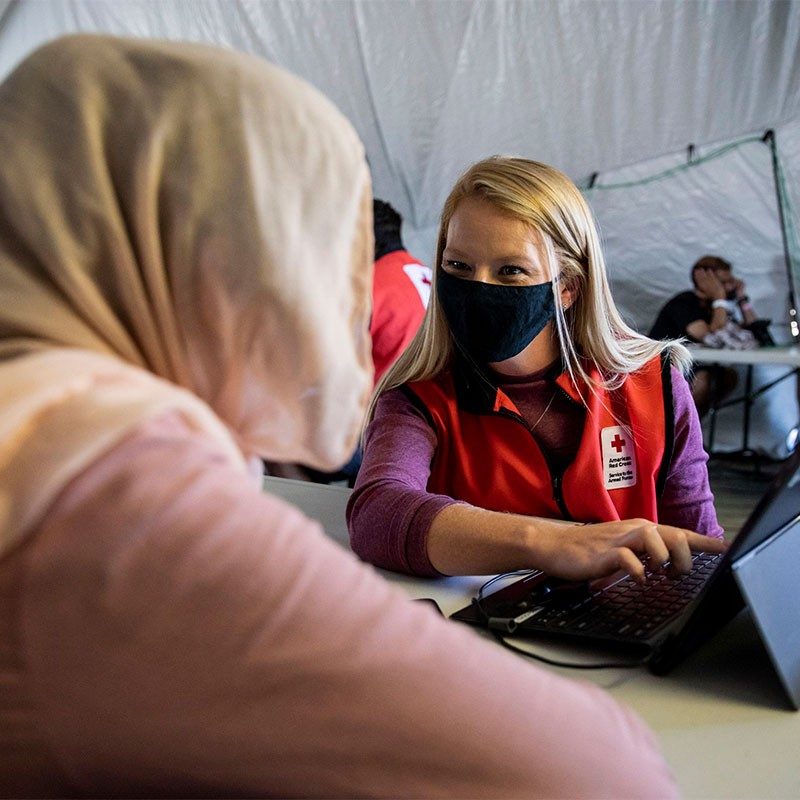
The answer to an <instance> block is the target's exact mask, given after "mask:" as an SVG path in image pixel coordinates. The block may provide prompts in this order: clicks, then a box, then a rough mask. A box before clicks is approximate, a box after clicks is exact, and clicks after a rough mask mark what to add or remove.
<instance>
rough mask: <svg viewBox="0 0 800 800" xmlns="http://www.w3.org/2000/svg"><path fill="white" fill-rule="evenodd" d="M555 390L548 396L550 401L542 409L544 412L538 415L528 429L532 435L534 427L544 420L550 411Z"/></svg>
mask: <svg viewBox="0 0 800 800" xmlns="http://www.w3.org/2000/svg"><path fill="white" fill-rule="evenodd" d="M556 391H558V390H557V389H554V390H553V394H551V395H550V399H549V400H548V401H547V405H546V406H545V407H544V411H542V413H541V414H540V415H539V419H537V420H536V422H534V423H533V425H531V427H530V429H529V430H530V432H531V433H533V431H534V429H535V428H536V426H537V425H538V424H539V423H540V422H541V421H542V420H543V419H544V415H545V414H546V413H547V412H548V411H549V410H550V406H551V405H553V400H554V399H555V396H556Z"/></svg>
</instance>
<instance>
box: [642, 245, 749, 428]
mask: <svg viewBox="0 0 800 800" xmlns="http://www.w3.org/2000/svg"><path fill="white" fill-rule="evenodd" d="M691 279H692V284H693V286H694V288H693V289H692V290H689V291H685V292H681V293H680V294H677V295H675V297H673V298H672V299H671V300H669V301H667V303H666V304H665V305H664V307H663V308H662V309H661V311H659V313H658V316H657V317H656V321H655V322H654V323H653V327H652V328H651V330H650V333H649V334H648V335H649V336H650V337H651V338H652V339H680V338H684V337H685V338H686V339H688V340H689V341H692V342H697V343H700V344H705V345H707V346H709V347H736V348H738V349H747V348H752V347H756V346H757V342H756V339H755V337H754V336H753V334H752V333H751V332H750V331H749V330H748V329H747V328H748V327H750V326H752V325H754V324H755V323H756V322H757V321H758V317H757V315H756V312H755V310H754V309H753V306H752V304H751V302H750V298H749V297H748V295H747V290H746V288H745V285H744V281H742V280H741V279H740V278H737V277H736V276H735V275H734V274H733V271H732V267H731V264H730V262H728V261H726V260H725V259H723V258H720V257H719V256H711V255H708V256H703V257H702V258H700V259H698V261H697V262H696V263H695V264H694V266H693V267H692V271H691ZM736 383H737V376H736V371H735V370H734V369H731V368H730V367H722V366H710V367H697V368H696V369H695V370H694V374H693V376H692V379H691V389H692V397H693V398H694V402H695V405H696V406H697V411H698V413H699V415H700V417H701V418H702V417H703V416H705V414H706V413H707V412H708V410H709V409H710V408H711V406H712V404H716V403H719V402H721V401H722V400H723V399H724V398H725V397H727V396H728V395H729V394H730V393H731V392H732V391H733V390H734V389H735V388H736Z"/></svg>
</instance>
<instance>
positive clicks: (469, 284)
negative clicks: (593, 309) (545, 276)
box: [436, 270, 555, 365]
mask: <svg viewBox="0 0 800 800" xmlns="http://www.w3.org/2000/svg"><path fill="white" fill-rule="evenodd" d="M436 292H437V295H438V297H439V302H440V303H441V304H442V309H443V311H444V314H445V317H447V322H448V323H449V325H450V332H451V333H452V334H453V338H454V339H455V340H456V344H458V346H459V348H460V349H461V350H462V351H463V352H464V353H465V354H466V355H468V356H470V357H471V358H472V359H473V360H474V361H475V362H477V363H478V364H480V365H485V364H489V363H493V362H497V361H505V360H506V359H507V358H512V357H513V356H515V355H517V354H519V353H521V352H522V351H523V350H524V349H525V348H526V347H527V346H528V345H529V344H530V343H531V342H532V341H533V340H534V339H535V338H536V337H537V336H538V335H539V334H540V333H541V331H542V329H543V328H544V326H545V325H547V323H548V322H550V320H551V319H553V317H554V316H555V303H554V302H553V283H552V281H551V282H549V283H540V284H537V285H536V286H498V285H497V284H492V283H481V282H480V281H470V280H467V279H466V278H456V277H454V276H453V275H450V274H448V273H447V272H444V270H440V271H439V273H438V275H437V278H436Z"/></svg>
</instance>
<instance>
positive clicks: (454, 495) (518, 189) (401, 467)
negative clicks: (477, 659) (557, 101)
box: [348, 157, 725, 580]
mask: <svg viewBox="0 0 800 800" xmlns="http://www.w3.org/2000/svg"><path fill="white" fill-rule="evenodd" d="M435 265H436V275H435V281H434V291H433V294H432V297H431V302H430V305H429V307H428V312H427V315H426V317H425V320H424V322H423V325H422V328H421V329H420V331H419V333H418V335H417V337H416V338H415V339H414V340H413V341H412V343H411V344H410V345H409V347H408V349H407V350H406V351H405V353H404V354H403V355H402V356H401V357H400V359H399V360H398V361H397V362H396V364H395V365H394V367H392V368H391V369H390V370H389V372H388V373H387V374H386V375H385V376H384V378H383V380H382V381H381V382H380V383H379V385H378V386H377V388H376V391H375V395H374V399H373V403H372V406H371V408H370V413H369V416H368V419H371V421H370V422H369V427H368V429H367V431H366V436H365V451H364V462H363V465H362V468H361V472H360V473H359V477H358V480H357V482H356V486H355V491H354V494H353V496H352V497H351V499H350V503H349V506H348V522H349V528H350V536H351V543H352V547H353V549H354V550H355V551H356V552H357V553H358V554H359V555H360V556H361V557H362V558H364V559H365V560H368V561H371V562H373V563H374V564H377V565H378V566H381V567H386V568H388V569H394V570H400V571H403V572H411V573H416V574H419V575H436V574H442V573H443V574H447V575H454V574H489V573H495V572H503V571H507V570H513V569H521V568H538V569H542V570H544V571H545V572H547V573H550V574H551V575H554V576H558V577H563V578H569V579H591V578H595V577H600V576H603V575H606V574H609V573H612V572H615V571H617V570H620V569H621V570H625V571H627V572H628V573H630V574H631V575H633V576H634V577H636V578H637V579H639V580H644V577H645V567H644V564H643V560H642V557H644V558H645V560H649V561H650V562H651V563H652V564H654V565H662V564H664V563H666V562H667V561H670V562H671V565H672V569H673V570H674V571H677V572H685V571H688V570H689V569H690V567H691V551H692V550H708V551H711V552H720V551H722V550H723V549H724V548H725V544H724V542H723V540H722V538H721V537H722V530H721V529H720V527H719V525H718V524H717V518H716V513H715V510H714V505H713V496H712V494H711V491H710V490H709V484H708V474H707V470H706V461H707V456H706V454H705V452H704V451H703V446H702V437H701V432H700V425H699V421H698V418H697V412H696V411H695V407H694V404H693V403H692V398H691V394H690V392H689V388H688V386H687V383H686V381H685V379H684V378H683V375H682V372H681V370H682V369H685V368H686V367H687V366H688V364H689V355H688V353H687V351H686V349H685V348H684V347H682V346H681V345H680V344H677V343H674V342H655V341H652V340H650V339H647V338H645V337H643V336H641V335H638V334H637V333H635V332H634V331H633V330H631V329H630V328H629V327H628V326H627V325H625V323H624V322H623V321H622V319H621V317H620V315H619V313H618V311H617V309H616V308H615V306H614V303H613V300H612V298H611V294H610V291H609V286H608V280H607V277H606V270H605V265H604V262H603V256H602V253H601V250H600V244H599V239H598V236H597V232H596V229H595V224H594V221H593V219H592V215H591V212H590V210H589V208H588V206H587V204H586V202H585V200H584V199H583V197H582V196H581V194H580V192H579V191H578V189H577V187H575V185H574V184H573V183H572V182H571V181H570V180H569V179H568V178H567V177H566V176H565V175H563V174H562V173H560V172H558V171H557V170H555V169H553V168H552V167H548V166H546V165H544V164H539V163H536V162H533V161H527V160H524V159H519V158H500V157H494V158H489V159H487V160H485V161H481V162H479V163H477V164H475V165H474V166H472V167H471V168H470V169H469V170H467V171H466V172H465V173H464V175H462V177H461V178H460V179H459V180H458V182H457V183H456V185H455V187H454V189H453V190H452V192H451V193H450V196H449V197H448V198H447V201H446V203H445V206H444V210H443V212H442V219H441V225H440V228H439V237H438V243H437V252H436V260H435ZM565 521H570V522H573V523H574V522H577V523H584V524H583V525H580V527H579V526H576V525H575V524H567V525H565V524H564V522H565Z"/></svg>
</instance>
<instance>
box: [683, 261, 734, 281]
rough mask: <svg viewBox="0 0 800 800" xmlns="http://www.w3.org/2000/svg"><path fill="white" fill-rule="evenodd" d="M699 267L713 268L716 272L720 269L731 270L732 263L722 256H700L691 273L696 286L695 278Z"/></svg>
mask: <svg viewBox="0 0 800 800" xmlns="http://www.w3.org/2000/svg"><path fill="white" fill-rule="evenodd" d="M699 269H713V270H714V272H716V271H717V270H720V269H722V270H728V271H730V270H731V269H732V265H731V262H730V261H726V260H725V259H724V258H721V257H720V256H703V257H702V258H698V259H697V261H695V262H694V266H693V267H692V271H691V273H689V274H690V277H691V279H692V283H693V284H694V285H695V286H697V281H696V280H695V279H694V274H695V272H697V270H699Z"/></svg>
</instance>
